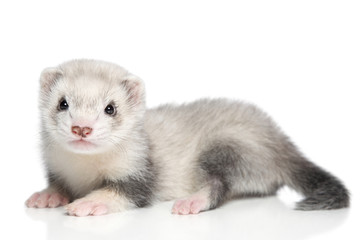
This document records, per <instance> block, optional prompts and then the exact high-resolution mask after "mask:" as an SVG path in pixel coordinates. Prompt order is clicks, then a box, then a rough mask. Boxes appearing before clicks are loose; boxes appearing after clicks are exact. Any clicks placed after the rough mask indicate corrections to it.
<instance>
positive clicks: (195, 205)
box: [171, 179, 227, 215]
mask: <svg viewBox="0 0 360 240" xmlns="http://www.w3.org/2000/svg"><path fill="white" fill-rule="evenodd" d="M226 192H227V189H226V186H225V185H224V184H223V183H222V182H221V181H219V180H217V179H213V180H210V181H209V182H208V183H207V186H206V187H203V188H201V189H200V190H199V191H198V192H196V193H195V194H193V195H191V196H189V197H187V198H184V199H179V200H177V201H175V203H174V205H173V207H172V211H171V212H172V213H173V214H179V215H187V214H198V213H200V212H203V211H206V210H210V209H213V208H216V207H217V206H218V205H220V204H221V203H222V201H223V200H224V198H225V196H226Z"/></svg>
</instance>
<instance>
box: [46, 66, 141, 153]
mask: <svg viewBox="0 0 360 240" xmlns="http://www.w3.org/2000/svg"><path fill="white" fill-rule="evenodd" d="M40 88H41V90H40V112H41V119H42V129H43V137H44V141H45V144H51V145H56V146H60V147H63V148H65V149H67V150H69V151H73V152H78V153H84V154H87V153H88V154H92V153H98V152H102V151H107V150H109V149H111V148H112V147H114V146H121V144H122V142H123V141H126V139H127V138H128V136H130V135H131V132H132V131H133V130H134V128H136V127H138V126H140V124H139V123H141V121H142V118H143V115H144V111H145V100H144V85H143V82H142V81H141V79H139V78H138V77H136V76H134V75H132V74H130V73H129V72H127V71H126V70H125V69H123V68H121V67H120V66H117V65H115V64H111V63H107V62H100V61H94V60H74V61H69V62H66V63H64V64H62V65H60V66H58V67H56V68H48V69H45V70H44V71H43V72H42V74H41V77H40Z"/></svg>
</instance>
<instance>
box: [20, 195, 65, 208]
mask: <svg viewBox="0 0 360 240" xmlns="http://www.w3.org/2000/svg"><path fill="white" fill-rule="evenodd" d="M68 203H69V199H68V198H67V197H64V196H62V195H61V194H60V193H57V192H54V193H49V192H46V191H44V192H37V193H34V194H33V195H31V197H30V198H29V199H28V200H27V201H26V202H25V205H26V206H27V207H29V208H56V207H60V206H64V205H66V204H68Z"/></svg>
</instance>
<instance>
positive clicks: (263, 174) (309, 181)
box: [26, 60, 349, 216]
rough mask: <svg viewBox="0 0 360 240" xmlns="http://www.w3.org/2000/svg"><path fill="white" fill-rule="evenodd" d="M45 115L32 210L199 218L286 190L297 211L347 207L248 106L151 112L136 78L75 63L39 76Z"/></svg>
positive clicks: (327, 180)
mask: <svg viewBox="0 0 360 240" xmlns="http://www.w3.org/2000/svg"><path fill="white" fill-rule="evenodd" d="M40 112H41V128H42V131H41V136H42V154H43V161H44V163H45V166H46V172H47V179H48V187H47V188H46V189H45V190H43V191H41V192H38V193H35V194H33V195H32V196H31V197H30V198H29V199H28V200H27V201H26V205H27V206H28V207H37V208H46V207H50V208H52V207H58V206H64V205H66V206H65V209H66V211H67V213H68V214H69V215H74V216H88V215H102V214H108V213H113V212H118V211H123V210H126V209H129V208H134V207H144V206H147V205H149V204H151V203H153V202H155V201H165V200H174V199H175V200H176V201H175V203H174V205H173V207H172V213H173V214H197V213H199V212H201V211H206V210H210V209H214V208H216V207H218V206H219V205H221V204H222V203H224V202H225V201H226V200H228V199H231V198H234V197H238V196H267V195H272V194H275V193H276V191H277V190H278V189H279V188H281V187H282V186H284V185H287V186H289V187H291V188H293V189H295V190H296V191H298V192H300V193H301V194H303V195H304V196H305V198H304V199H303V200H302V201H300V202H299V203H297V209H301V210H318V209H337V208H343V207H348V206H349V193H348V191H347V189H346V188H345V187H344V185H343V184H342V183H341V182H340V181H339V180H338V179H337V178H336V177H334V176H333V175H331V174H330V173H328V172H326V171H324V170H322V169H321V168H320V167H318V166H316V165H315V164H314V163H312V162H310V161H309V160H307V159H306V158H305V157H304V155H303V154H302V153H300V152H299V150H298V149H297V147H296V146H295V145H294V144H293V143H292V142H291V141H290V140H289V138H288V137H287V136H286V135H285V134H284V133H283V132H282V131H281V130H280V129H279V127H278V126H277V125H276V124H275V123H274V122H273V121H272V120H271V119H270V117H269V116H268V115H267V114H265V113H264V112H262V111H261V110H259V109H258V108H257V107H255V106H254V105H251V104H247V103H243V102H238V101H230V100H226V99H216V100H210V99H203V100H199V101H196V102H193V103H189V104H183V105H179V106H175V105H163V106H160V107H158V108H155V109H146V108H145V89H144V84H143V81H142V80H141V79H140V78H139V77H137V76H135V75H133V74H131V73H129V72H128V71H126V70H125V69H123V68H122V67H120V66H117V65H115V64H112V63H108V62H103V61H95V60H74V61H69V62H65V63H63V64H61V65H59V66H58V67H55V68H48V69H45V70H44V71H43V72H42V74H41V77H40Z"/></svg>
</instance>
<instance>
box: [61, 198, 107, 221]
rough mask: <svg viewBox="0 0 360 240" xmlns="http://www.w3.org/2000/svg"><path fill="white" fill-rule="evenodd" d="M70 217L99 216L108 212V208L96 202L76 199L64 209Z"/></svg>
mask: <svg viewBox="0 0 360 240" xmlns="http://www.w3.org/2000/svg"><path fill="white" fill-rule="evenodd" d="M65 209H66V211H67V214H69V215H70V216H77V217H85V216H99V215H104V214H107V213H108V212H109V209H108V206H107V205H106V204H104V203H101V202H98V201H91V200H85V199H78V200H76V201H74V202H73V203H71V204H69V205H67V206H66V207H65Z"/></svg>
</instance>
